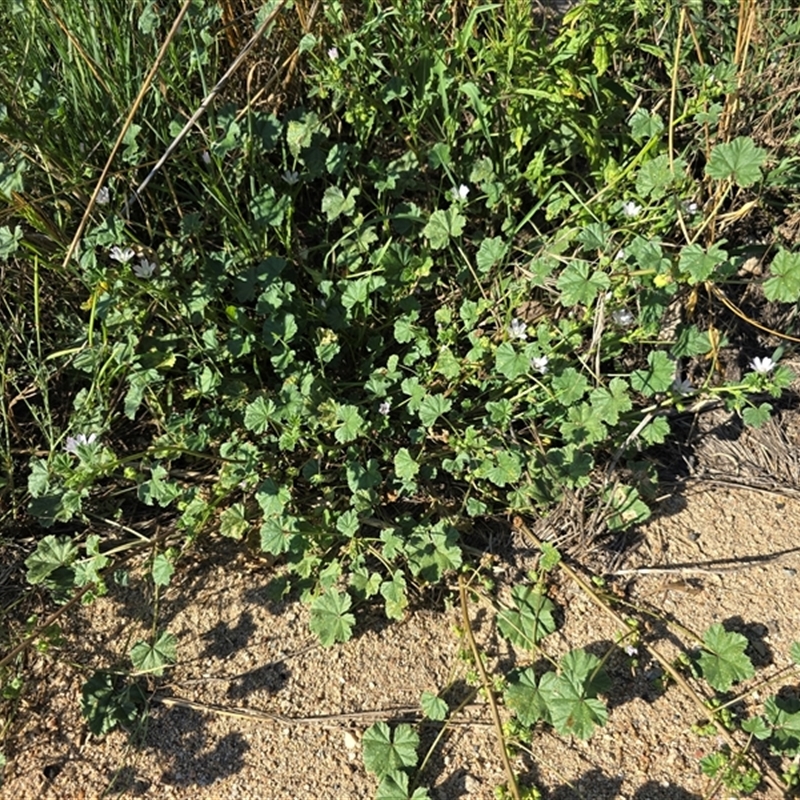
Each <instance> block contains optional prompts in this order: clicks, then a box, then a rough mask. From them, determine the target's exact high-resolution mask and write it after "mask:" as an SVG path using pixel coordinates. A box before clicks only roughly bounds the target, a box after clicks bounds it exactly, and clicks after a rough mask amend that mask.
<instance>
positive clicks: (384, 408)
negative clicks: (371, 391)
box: [378, 400, 392, 417]
mask: <svg viewBox="0 0 800 800" xmlns="http://www.w3.org/2000/svg"><path fill="white" fill-rule="evenodd" d="M391 410H392V401H391V400H384V401H383V402H382V403H381V404H380V405H379V406H378V413H379V414H383V416H384V417H388V416H389V412H390V411H391Z"/></svg>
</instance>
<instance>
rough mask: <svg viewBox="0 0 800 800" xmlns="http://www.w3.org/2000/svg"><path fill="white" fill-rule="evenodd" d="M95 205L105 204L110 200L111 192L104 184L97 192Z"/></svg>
mask: <svg viewBox="0 0 800 800" xmlns="http://www.w3.org/2000/svg"><path fill="white" fill-rule="evenodd" d="M96 202H97V205H99V206H107V205H108V204H109V203H110V202H111V192H110V191H109V189H108V186H104V187H103V188H102V189H101V190H100V191H99V192H98V193H97V201H96Z"/></svg>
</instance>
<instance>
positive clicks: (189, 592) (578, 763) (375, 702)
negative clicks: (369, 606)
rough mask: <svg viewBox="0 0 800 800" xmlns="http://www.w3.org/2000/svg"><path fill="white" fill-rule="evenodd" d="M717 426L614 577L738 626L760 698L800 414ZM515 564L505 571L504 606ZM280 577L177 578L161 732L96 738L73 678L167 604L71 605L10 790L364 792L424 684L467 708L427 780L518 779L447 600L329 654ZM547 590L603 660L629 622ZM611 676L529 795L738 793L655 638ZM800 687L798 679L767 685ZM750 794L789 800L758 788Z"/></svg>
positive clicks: (233, 561) (700, 624) (152, 724)
mask: <svg viewBox="0 0 800 800" xmlns="http://www.w3.org/2000/svg"><path fill="white" fill-rule="evenodd" d="M793 419H794V417H792V420H793ZM718 421H719V426H718V427H717V428H715V429H714V430H713V431H711V433H712V434H713V436H712V437H711V438H709V439H707V440H705V442H703V441H701V443H700V445H699V446H697V447H696V448H694V450H693V452H692V457H691V459H690V460H691V461H692V463H693V464H694V466H695V475H696V477H694V478H691V479H690V480H688V481H686V482H684V483H683V484H682V485H681V486H679V487H678V488H675V489H673V490H671V491H669V492H667V497H666V498H665V499H664V500H663V501H662V503H661V504H660V506H659V512H658V515H657V516H656V517H655V518H654V520H653V521H651V522H650V523H649V524H648V525H647V526H645V527H643V528H642V529H641V530H640V531H638V532H635V533H634V534H632V535H631V536H630V539H629V541H628V545H627V547H626V550H625V553H624V556H623V557H622V558H619V557H617V558H615V559H612V558H611V557H610V556H609V557H608V558H606V559H605V561H606V563H607V564H608V565H609V568H608V569H609V572H614V573H616V574H609V575H608V576H607V580H608V583H609V585H610V586H611V587H612V588H613V590H614V591H615V592H616V593H617V594H618V595H619V596H620V597H621V598H623V599H625V600H626V601H627V602H630V603H632V604H634V605H639V606H640V607H642V608H650V609H654V610H656V611H657V612H659V613H660V614H661V616H662V620H664V621H667V622H675V623H680V624H681V625H683V626H685V627H686V628H688V629H690V630H691V631H694V632H696V633H698V634H702V632H703V631H704V630H705V629H706V628H707V627H708V626H709V625H710V624H712V623H714V622H722V623H723V624H724V625H725V626H726V628H728V629H730V630H737V631H739V632H741V633H743V634H744V635H745V636H746V637H747V638H748V639H749V641H750V651H749V652H750V653H751V655H752V656H753V658H754V661H755V662H756V664H757V665H758V667H759V669H758V672H757V677H756V679H754V681H753V684H752V685H754V686H755V684H756V683H758V682H759V681H763V680H764V679H765V678H767V677H770V676H774V675H776V674H777V673H778V672H779V671H780V670H781V669H782V668H784V667H786V666H787V665H788V664H789V663H790V662H789V648H790V645H791V643H792V642H793V641H794V639H795V638H800V637H798V636H797V633H796V632H797V631H798V629H800V602H798V601H799V600H800V578H799V577H798V574H797V573H798V569H800V545H798V542H797V533H796V532H797V530H798V527H800V525H799V523H800V500H799V499H797V498H798V497H800V491H798V490H799V489H800V485H798V484H797V482H796V480H795V478H796V475H793V469H794V462H793V452H794V450H796V449H797V448H796V442H797V437H796V431H795V430H794V429H793V428H792V424H790V423H791V420H789V421H787V420H784V421H783V422H782V423H781V424H780V425H779V426H777V427H775V429H774V430H772V429H770V430H768V431H766V432H765V433H760V434H758V435H753V434H744V435H741V434H739V435H737V436H736V437H732V436H731V437H727V438H726V437H725V436H722V434H721V433H720V430H724V429H725V426H726V425H727V424H728V421H726V418H725V415H721V416H720V417H718ZM748 437H749V438H748ZM759 437H760V438H759ZM770 437H772V438H770ZM725 442H728V444H725ZM726 448H728V450H726ZM731 448H732V449H731ZM736 448H739V449H738V450H737V449H736ZM781 453H782V454H783V455H782V456H781V457H780V458H778V456H779V455H780V454H781ZM748 459H750V462H752V463H749V462H748ZM759 470H760V471H761V472H759ZM743 472H746V476H745V477H746V478H747V480H744V478H743ZM743 481H744V482H746V483H749V485H750V486H751V487H752V486H758V487H760V488H745V487H743V486H742V485H739V484H741V483H742V482H743ZM513 539H514V537H513V535H512V534H511V533H510V532H509V541H512V540H513ZM522 557H523V556H522V555H520V558H522ZM598 558H599V559H600V560H602V554H601V555H600V556H598V555H597V554H595V560H597V559H598ZM612 562H613V563H612ZM517 566H519V565H517ZM523 566H524V565H523ZM511 571H512V570H508V571H505V572H504V571H502V569H500V570H499V571H498V572H497V574H496V578H497V579H498V589H497V594H498V595H499V596H500V597H501V598H502V597H506V596H507V593H508V590H509V586H508V585H507V584H505V583H504V580H503V577H504V575H507V574H510V572H511ZM514 571H516V570H514ZM273 576H274V568H273V567H269V566H267V565H260V564H258V563H254V562H252V561H251V560H248V559H246V558H244V557H243V556H242V555H241V554H237V553H236V552H235V551H234V550H232V549H230V548H228V549H227V551H226V552H222V553H221V554H220V555H219V556H218V557H217V558H215V559H214V560H211V561H209V560H208V559H201V560H199V561H198V562H197V563H196V564H195V565H194V566H192V567H190V568H189V569H186V570H185V571H184V572H183V573H182V576H181V577H180V579H178V580H175V581H174V582H173V584H172V585H171V586H170V587H169V589H168V591H167V592H166V593H165V595H164V596H163V597H162V598H161V599H160V601H159V606H158V613H159V619H160V624H161V625H162V626H164V627H166V628H167V629H168V630H170V631H171V632H173V633H174V634H175V635H176V636H177V638H178V643H179V644H178V646H179V650H178V663H177V665H176V667H175V668H174V669H173V670H172V671H171V673H170V674H169V675H168V676H167V677H165V678H164V679H163V680H162V681H161V682H160V683H159V684H158V686H157V687H155V685H154V688H157V691H156V692H155V694H154V695H153V697H152V702H151V705H150V714H149V716H148V718H147V721H146V725H145V727H144V728H143V729H141V730H139V731H137V732H136V736H134V737H129V736H128V735H127V734H126V733H125V732H123V731H119V730H117V731H114V732H112V733H111V734H109V735H108V736H107V737H105V739H103V740H97V739H95V738H93V737H92V736H91V735H90V734H89V733H88V731H87V729H86V726H85V723H84V721H83V719H82V718H81V716H80V713H79V699H80V688H81V685H82V683H83V681H84V680H85V679H86V676H87V675H88V674H90V673H91V672H92V671H93V670H94V669H97V668H101V667H104V668H105V667H110V666H113V665H114V664H124V663H126V654H127V652H128V650H129V648H130V646H131V644H132V643H133V642H134V641H136V639H137V638H139V637H141V636H145V635H146V634H147V631H148V628H149V626H150V625H151V624H152V614H153V608H154V604H153V598H152V597H147V596H143V595H142V594H141V593H140V592H141V590H140V589H136V588H130V589H122V588H119V587H117V588H115V589H114V590H113V591H112V592H111V593H110V595H109V596H107V597H105V598H101V599H100V600H98V601H96V602H95V603H94V604H93V605H91V606H89V607H86V608H79V609H77V610H76V611H75V613H72V614H71V615H70V616H69V617H68V619H67V620H66V621H65V623H64V628H65V630H64V633H65V641H66V644H65V646H64V647H63V649H61V650H58V651H53V652H51V653H50V654H47V655H43V654H37V653H35V652H33V651H30V652H29V654H28V665H29V674H30V676H31V683H30V684H29V687H28V690H27V691H26V693H25V699H24V703H23V706H22V708H21V709H20V710H19V712H18V714H17V715H16V718H15V721H14V727H13V735H12V737H11V738H10V741H9V742H8V744H7V747H6V750H7V754H8V756H9V757H10V758H9V764H8V765H7V767H6V770H5V785H4V787H3V789H2V790H1V793H2V797H4V798H5V797H8V798H14V799H15V800H25V799H26V798H37V799H38V798H42V799H43V800H44V799H45V798H47V799H48V800H49V799H53V800H54V799H55V798H76V799H77V798H82V799H85V798H97V797H103V796H105V797H143V798H200V799H201V800H211V799H212V798H220V799H222V798H284V797H285V798H300V799H301V800H304V799H305V798H322V797H324V798H331V799H332V800H333V799H339V798H341V800H349V799H350V798H371V797H373V796H374V794H375V789H376V781H375V780H374V778H373V777H372V776H370V775H368V774H367V773H366V772H365V771H364V768H363V764H362V761H361V749H360V737H361V735H362V734H363V731H364V730H365V729H366V728H367V727H368V726H369V725H370V724H372V722H374V721H376V720H380V719H383V720H387V721H392V720H400V719H404V718H410V719H414V718H415V716H414V715H416V714H418V711H419V698H420V694H421V693H422V692H423V691H430V692H442V693H444V696H445V697H446V698H447V699H448V700H449V701H450V703H451V706H454V705H456V704H457V703H458V702H460V701H462V700H466V701H468V702H467V704H466V706H465V708H464V709H463V710H462V711H459V712H458V713H457V714H455V715H454V716H453V718H452V719H451V722H450V723H449V724H448V725H447V727H446V728H445V729H444V730H442V726H441V724H436V723H430V722H426V723H422V724H421V725H420V726H419V730H420V735H421V739H422V748H423V750H425V749H426V748H431V753H430V758H429V759H428V761H427V763H426V765H425V767H424V769H423V770H422V771H421V773H420V774H419V775H418V781H419V785H422V786H428V787H429V788H430V794H431V797H432V798H436V799H438V800H450V799H451V798H461V797H468V798H476V800H483V799H484V798H485V799H486V800H489V799H490V798H494V797H495V787H497V786H500V785H501V784H502V783H503V782H504V773H503V767H502V762H501V760H500V757H499V752H498V742H497V737H496V734H495V731H494V728H493V726H492V724H491V717H490V714H489V711H488V707H487V705H486V703H485V702H484V701H483V700H482V699H481V698H480V696H478V697H477V698H475V697H473V698H472V699H471V702H470V684H469V681H468V672H469V670H470V664H469V661H468V660H467V659H465V658H464V657H463V654H464V651H465V650H466V649H467V644H466V642H465V641H464V640H463V639H462V638H461V637H460V636H459V633H458V630H459V626H461V623H462V620H461V618H460V611H459V608H458V603H457V602H455V601H454V596H453V595H450V596H447V595H443V596H441V597H432V598H431V597H426V598H425V599H424V602H420V603H418V604H417V605H418V607H417V608H415V609H413V610H412V611H411V612H410V613H409V614H408V616H407V618H406V619H405V620H404V621H402V622H401V623H395V624H386V622H385V621H384V620H381V619H380V618H378V617H376V618H374V619H372V620H367V621H366V623H365V624H363V625H360V626H359V628H358V630H357V634H356V636H355V637H354V638H353V639H352V640H351V641H350V642H347V643H346V644H343V645H338V646H336V647H334V648H331V649H323V648H321V647H319V646H318V645H317V644H316V643H315V641H314V639H313V638H312V637H311V636H310V635H309V632H308V627H307V612H306V610H305V609H304V607H303V606H302V605H301V604H300V603H299V602H288V603H283V602H280V603H275V602H273V601H271V600H270V599H269V592H268V585H269V582H270V580H271V578H272V577H273ZM132 587H133V584H132ZM551 596H552V599H553V600H554V602H555V603H556V604H557V606H559V607H560V608H561V609H562V613H561V617H562V622H563V627H561V628H560V629H559V630H558V631H557V632H556V633H555V634H553V635H552V636H551V637H549V639H548V640H546V645H545V646H546V648H547V649H548V651H549V652H550V653H552V654H554V655H558V654H559V653H561V652H565V651H566V650H569V649H572V648H574V647H586V648H587V649H589V650H590V651H591V652H594V653H596V654H598V655H601V656H602V655H604V654H605V653H606V652H607V651H608V649H609V648H610V647H612V643H613V642H614V641H615V637H616V636H617V634H618V633H619V626H618V625H617V624H616V623H615V622H613V620H611V619H610V618H607V617H606V616H605V615H604V614H603V613H602V612H601V611H599V610H598V609H597V608H596V607H595V606H594V605H593V604H592V603H591V602H590V601H589V599H588V598H587V597H586V595H585V594H584V593H583V592H582V591H581V589H580V588H579V587H578V586H577V585H576V584H575V583H574V582H571V581H569V580H568V579H566V578H561V579H558V580H556V581H555V583H554V584H553V586H552V589H551ZM489 610H490V604H489V601H488V598H486V597H480V596H478V597H477V598H476V600H475V601H474V603H473V604H472V606H471V607H470V617H471V627H472V629H473V631H474V633H475V636H476V639H477V641H478V643H479V645H480V646H481V648H482V650H483V652H484V653H485V655H486V664H487V667H488V668H490V669H494V670H507V669H509V668H510V667H511V666H514V665H517V666H524V665H525V664H526V663H527V662H526V658H528V657H527V656H526V655H525V654H524V653H523V654H520V653H514V652H513V651H511V650H509V649H508V647H507V646H505V645H504V644H503V642H502V640H501V639H499V638H498V636H497V634H496V631H495V628H494V625H493V624H492V615H491V614H490V613H489ZM644 638H645V640H646V641H652V642H655V643H656V644H657V646H658V647H659V648H660V649H661V650H662V651H663V652H665V653H667V654H668V655H669V656H670V657H671V656H673V655H674V654H676V653H677V649H676V648H677V646H679V645H682V646H684V647H691V646H692V642H691V637H690V635H689V633H688V632H686V631H683V630H681V629H680V628H679V627H675V626H671V625H667V624H665V622H663V621H662V622H653V624H652V625H650V626H648V627H647V628H646V629H645V634H644ZM607 667H608V671H609V674H610V676H611V678H612V683H613V688H612V690H611V693H610V694H609V695H608V696H607V698H606V700H607V702H608V705H609V709H610V713H609V723H608V725H607V726H606V727H605V728H603V729H602V730H600V731H599V732H598V733H597V734H596V735H595V737H594V738H593V739H591V740H590V741H588V742H582V741H577V740H574V741H570V740H567V739H564V738H561V737H559V736H557V735H555V734H554V733H553V732H552V731H550V730H549V729H547V728H538V729H537V730H536V731H535V733H534V736H533V739H532V742H531V744H530V749H529V752H519V753H518V754H517V756H516V757H515V759H514V766H515V768H516V770H517V772H518V774H519V776H520V779H521V783H522V785H523V786H530V785H536V786H538V787H539V788H540V789H541V790H542V792H543V795H544V797H545V798H550V799H551V800H567V798H587V800H611V799H612V798H615V799H616V800H634V799H635V800H690V798H691V799H694V798H698V800H699V798H708V797H720V798H728V797H730V796H731V793H730V792H726V791H725V790H723V789H719V788H718V787H717V789H715V788H714V785H713V782H712V781H711V780H710V779H709V778H708V777H706V776H704V775H702V773H701V771H700V769H699V766H698V758H699V757H702V756H703V755H705V754H707V753H709V752H712V751H714V750H715V749H717V748H718V747H719V746H720V744H721V740H720V739H719V737H717V736H710V737H701V736H699V735H698V734H697V733H694V732H693V731H692V726H693V725H695V723H696V722H697V721H698V716H699V715H698V711H697V708H696V707H695V706H694V705H692V703H691V701H690V699H689V698H688V696H687V695H686V694H685V692H683V691H682V690H681V688H680V687H679V686H677V685H675V684H672V685H670V686H668V688H667V689H666V691H660V690H659V688H658V677H659V676H660V675H661V670H660V668H659V666H658V664H657V663H656V662H655V661H653V660H652V659H651V658H650V657H649V656H648V655H647V654H646V651H645V648H641V651H640V656H639V659H638V663H636V664H632V663H631V660H630V659H629V658H628V657H626V656H625V655H624V654H623V653H622V652H621V651H620V650H619V648H614V652H613V653H612V655H611V657H610V658H609V660H608V664H607ZM794 683H795V677H793V676H792V675H785V676H783V678H782V679H781V682H779V683H778V684H777V685H776V686H775V687H774V688H772V689H771V690H770V691H773V692H774V691H777V689H778V688H780V687H781V686H791V685H793V684H794ZM748 688H750V684H748V685H746V686H744V687H741V686H740V687H737V689H738V690H740V691H743V690H744V689H748ZM767 693H768V692H767V691H766V690H763V689H762V690H761V692H760V693H758V692H757V693H756V694H755V695H751V696H749V697H747V698H746V699H745V700H744V701H743V708H745V709H747V710H749V711H751V713H756V712H757V711H758V710H759V709H760V705H759V700H762V701H763V699H764V696H765V695H766V694H767ZM503 713H505V712H503ZM756 796H757V797H762V798H769V797H780V796H781V793H780V792H778V791H777V790H776V789H774V788H770V787H769V786H768V785H766V784H762V789H761V790H760V792H759V793H758V794H757V795H756Z"/></svg>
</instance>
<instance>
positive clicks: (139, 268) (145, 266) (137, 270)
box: [132, 258, 156, 278]
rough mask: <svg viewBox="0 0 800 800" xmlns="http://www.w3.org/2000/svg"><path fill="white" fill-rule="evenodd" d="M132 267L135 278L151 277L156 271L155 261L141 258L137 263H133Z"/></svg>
mask: <svg viewBox="0 0 800 800" xmlns="http://www.w3.org/2000/svg"><path fill="white" fill-rule="evenodd" d="M132 269H133V272H134V274H135V275H136V277H137V278H152V277H153V273H154V272H155V271H156V262H155V261H148V260H147V259H146V258H142V259H141V260H140V261H139V263H138V264H133V265H132Z"/></svg>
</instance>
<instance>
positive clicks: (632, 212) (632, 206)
mask: <svg viewBox="0 0 800 800" xmlns="http://www.w3.org/2000/svg"><path fill="white" fill-rule="evenodd" d="M622 213H623V214H624V215H625V216H626V217H638V216H639V214H641V213H642V207H641V206H640V205H639V204H638V203H635V202H634V201H633V200H628V201H627V202H626V203H624V204H623V206H622Z"/></svg>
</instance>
